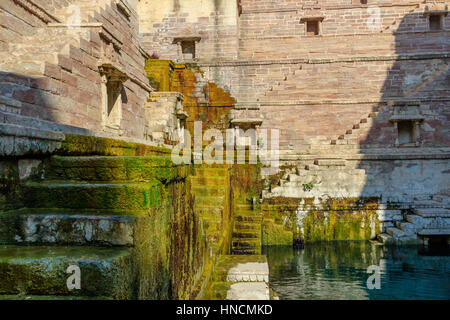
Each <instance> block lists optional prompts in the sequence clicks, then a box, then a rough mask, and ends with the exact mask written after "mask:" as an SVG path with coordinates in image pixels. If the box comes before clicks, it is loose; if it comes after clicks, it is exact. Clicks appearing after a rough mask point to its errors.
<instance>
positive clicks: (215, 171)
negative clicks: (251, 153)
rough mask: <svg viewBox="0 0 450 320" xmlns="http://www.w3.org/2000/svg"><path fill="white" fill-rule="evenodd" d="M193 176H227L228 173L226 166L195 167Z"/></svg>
mask: <svg viewBox="0 0 450 320" xmlns="http://www.w3.org/2000/svg"><path fill="white" fill-rule="evenodd" d="M194 175H195V176H204V177H227V176H228V175H229V169H228V168H195V169H194Z"/></svg>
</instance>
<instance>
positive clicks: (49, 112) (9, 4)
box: [0, 0, 152, 139]
mask: <svg viewBox="0 0 450 320" xmlns="http://www.w3.org/2000/svg"><path fill="white" fill-rule="evenodd" d="M21 3H24V5H23V6H25V7H26V8H27V10H28V11H26V12H25V11H24V10H25V9H23V8H22V7H21V6H18V5H17V4H15V2H13V1H10V0H8V1H5V3H2V6H3V7H5V8H6V9H7V10H9V11H11V12H13V10H14V11H15V12H16V11H17V12H18V13H17V16H19V13H20V17H21V19H22V20H26V21H22V20H20V21H22V22H18V21H16V22H14V23H15V24H14V25H13V26H12V27H11V28H9V29H14V30H15V32H16V34H17V32H18V31H20V32H19V33H20V36H19V35H18V34H17V36H16V37H14V39H11V38H8V40H9V41H8V47H5V45H3V47H4V50H3V52H2V59H1V60H0V64H1V67H2V74H1V77H0V79H1V81H2V91H1V93H0V98H1V101H0V102H1V103H0V107H1V108H2V111H6V112H8V113H15V114H18V115H21V116H27V117H32V118H38V119H42V120H48V121H53V122H57V123H60V124H64V125H70V126H74V127H81V128H85V129H89V130H92V131H95V132H103V133H104V134H109V135H113V136H125V137H132V138H139V139H144V134H145V130H144V129H145V125H146V121H145V112H144V104H145V102H146V99H147V98H148V95H149V92H150V91H151V90H152V89H151V87H150V86H149V83H148V79H147V77H146V75H145V71H144V66H145V60H146V58H147V57H148V56H147V55H146V54H145V52H144V51H143V50H142V49H141V45H140V42H139V39H138V16H137V13H136V11H135V10H134V9H133V6H134V7H135V6H136V4H135V3H134V2H133V3H131V4H129V3H128V2H126V1H125V2H123V1H118V2H115V1H109V0H106V1H101V2H98V3H96V4H92V2H89V1H83V0H71V1H58V2H52V3H50V2H44V1H41V2H39V1H36V4H38V5H39V6H40V9H36V10H34V7H33V5H32V4H31V3H30V2H28V1H22V2H21ZM117 3H119V5H117ZM20 8H22V9H20ZM74 8H75V9H74ZM77 8H78V9H79V13H80V15H79V17H80V20H79V23H81V25H80V26H78V25H76V26H72V25H71V23H78V20H77V19H74V17H73V14H76V13H77V12H78V9H77ZM6 9H5V10H6ZM33 10H34V11H33ZM22 11H24V12H22ZM30 11H31V13H30ZM22 13H24V14H22ZM6 16H7V17H8V19H7V20H4V19H2V22H3V21H9V20H12V18H11V17H10V16H11V14H7V15H6ZM16 20H18V19H16ZM21 24H24V25H26V27H23V28H21V27H20V26H21ZM22 29H23V31H21V30H22ZM7 31H8V30H7ZM1 34H2V36H5V37H6V36H7V35H8V34H9V31H8V32H3V31H2V33H1ZM11 53H13V54H11ZM102 64H112V65H113V67H114V68H116V69H117V70H118V71H120V72H122V73H123V74H125V75H126V76H127V78H128V80H126V81H125V82H124V83H123V89H122V90H121V99H120V100H121V104H122V108H121V114H120V117H119V118H120V119H118V121H116V122H117V126H116V127H117V128H115V129H113V130H110V129H108V128H107V126H106V125H105V121H106V120H105V119H106V118H107V115H105V114H106V113H107V112H108V111H107V110H105V107H104V104H103V103H102V89H101V70H100V69H99V66H100V65H102Z"/></svg>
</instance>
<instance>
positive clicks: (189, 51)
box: [173, 36, 201, 61]
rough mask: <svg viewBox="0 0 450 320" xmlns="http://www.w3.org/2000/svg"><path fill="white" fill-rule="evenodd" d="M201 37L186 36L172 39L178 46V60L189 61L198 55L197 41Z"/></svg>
mask: <svg viewBox="0 0 450 320" xmlns="http://www.w3.org/2000/svg"><path fill="white" fill-rule="evenodd" d="M200 40H201V37H198V36H187V37H177V38H175V39H174V40H173V42H174V43H175V44H177V47H178V60H180V61H191V60H194V59H196V58H197V57H198V52H197V51H198V43H199V42H200Z"/></svg>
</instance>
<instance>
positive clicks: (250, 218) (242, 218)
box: [234, 215, 262, 223]
mask: <svg viewBox="0 0 450 320" xmlns="http://www.w3.org/2000/svg"><path fill="white" fill-rule="evenodd" d="M234 219H235V221H236V222H252V223H261V221H262V215H235V217H234Z"/></svg>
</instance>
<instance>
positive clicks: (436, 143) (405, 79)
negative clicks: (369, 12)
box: [355, 13, 450, 202]
mask: <svg viewBox="0 0 450 320" xmlns="http://www.w3.org/2000/svg"><path fill="white" fill-rule="evenodd" d="M440 17H441V19H445V17H444V16H440ZM424 23H429V22H428V18H427V17H424V15H423V13H416V14H410V15H407V16H405V17H404V18H403V19H402V21H401V23H400V24H399V26H398V28H397V31H396V32H395V33H394V34H395V48H396V54H397V55H398V56H400V59H397V60H396V61H395V62H394V63H393V64H392V66H391V67H390V69H389V70H388V72H387V75H386V80H385V82H384V85H383V88H382V91H381V93H382V99H381V101H380V103H379V104H378V106H377V107H375V108H374V109H373V110H372V114H371V115H370V116H368V117H367V118H366V119H365V120H366V121H367V122H368V124H369V125H370V129H369V130H368V132H367V134H366V135H364V136H363V137H361V136H360V137H359V144H360V146H361V153H363V154H368V153H372V152H373V151H371V149H372V148H386V147H388V148H390V151H389V153H392V154H398V155H400V154H402V153H403V154H405V153H410V154H411V153H416V154H417V152H418V151H421V149H422V148H437V147H449V146H450V139H449V137H450V135H449V131H450V129H449V128H450V117H449V116H450V114H449V113H448V107H449V101H450V94H449V93H450V91H449V89H450V86H449V84H450V70H449V58H448V57H446V56H445V54H448V52H449V51H450V38H448V33H447V32H446V31H442V30H435V31H428V32H418V33H411V29H413V28H414V26H418V25H419V26H420V25H422V27H421V28H423V24H424ZM443 25H444V24H443V23H441V26H443ZM433 28H434V27H433ZM412 53H414V54H420V55H421V56H422V57H421V58H420V59H414V58H413V59H404V58H402V57H404V56H405V55H408V54H412ZM443 53H444V55H442V54H443ZM386 63H389V62H386ZM361 121H364V120H361ZM355 125H360V124H355ZM428 150H430V149H428ZM433 152H438V150H437V149H434V150H430V151H429V153H433ZM418 158H421V157H417V156H416V157H412V158H411V157H410V158H408V157H406V156H405V157H402V156H398V157H396V159H398V160H393V161H363V162H361V163H360V165H359V168H360V169H365V170H366V175H367V181H366V183H365V186H364V188H363V190H362V192H361V196H380V195H382V197H384V199H383V200H384V201H383V202H385V201H386V200H387V201H393V202H412V201H423V200H433V198H434V197H435V196H439V195H441V196H443V197H445V196H448V159H445V158H444V159H442V158H441V159H439V157H437V156H431V158H434V159H430V160H423V158H422V159H418ZM366 159H367V160H369V159H370V157H368V156H366ZM446 181H447V182H446Z"/></svg>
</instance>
